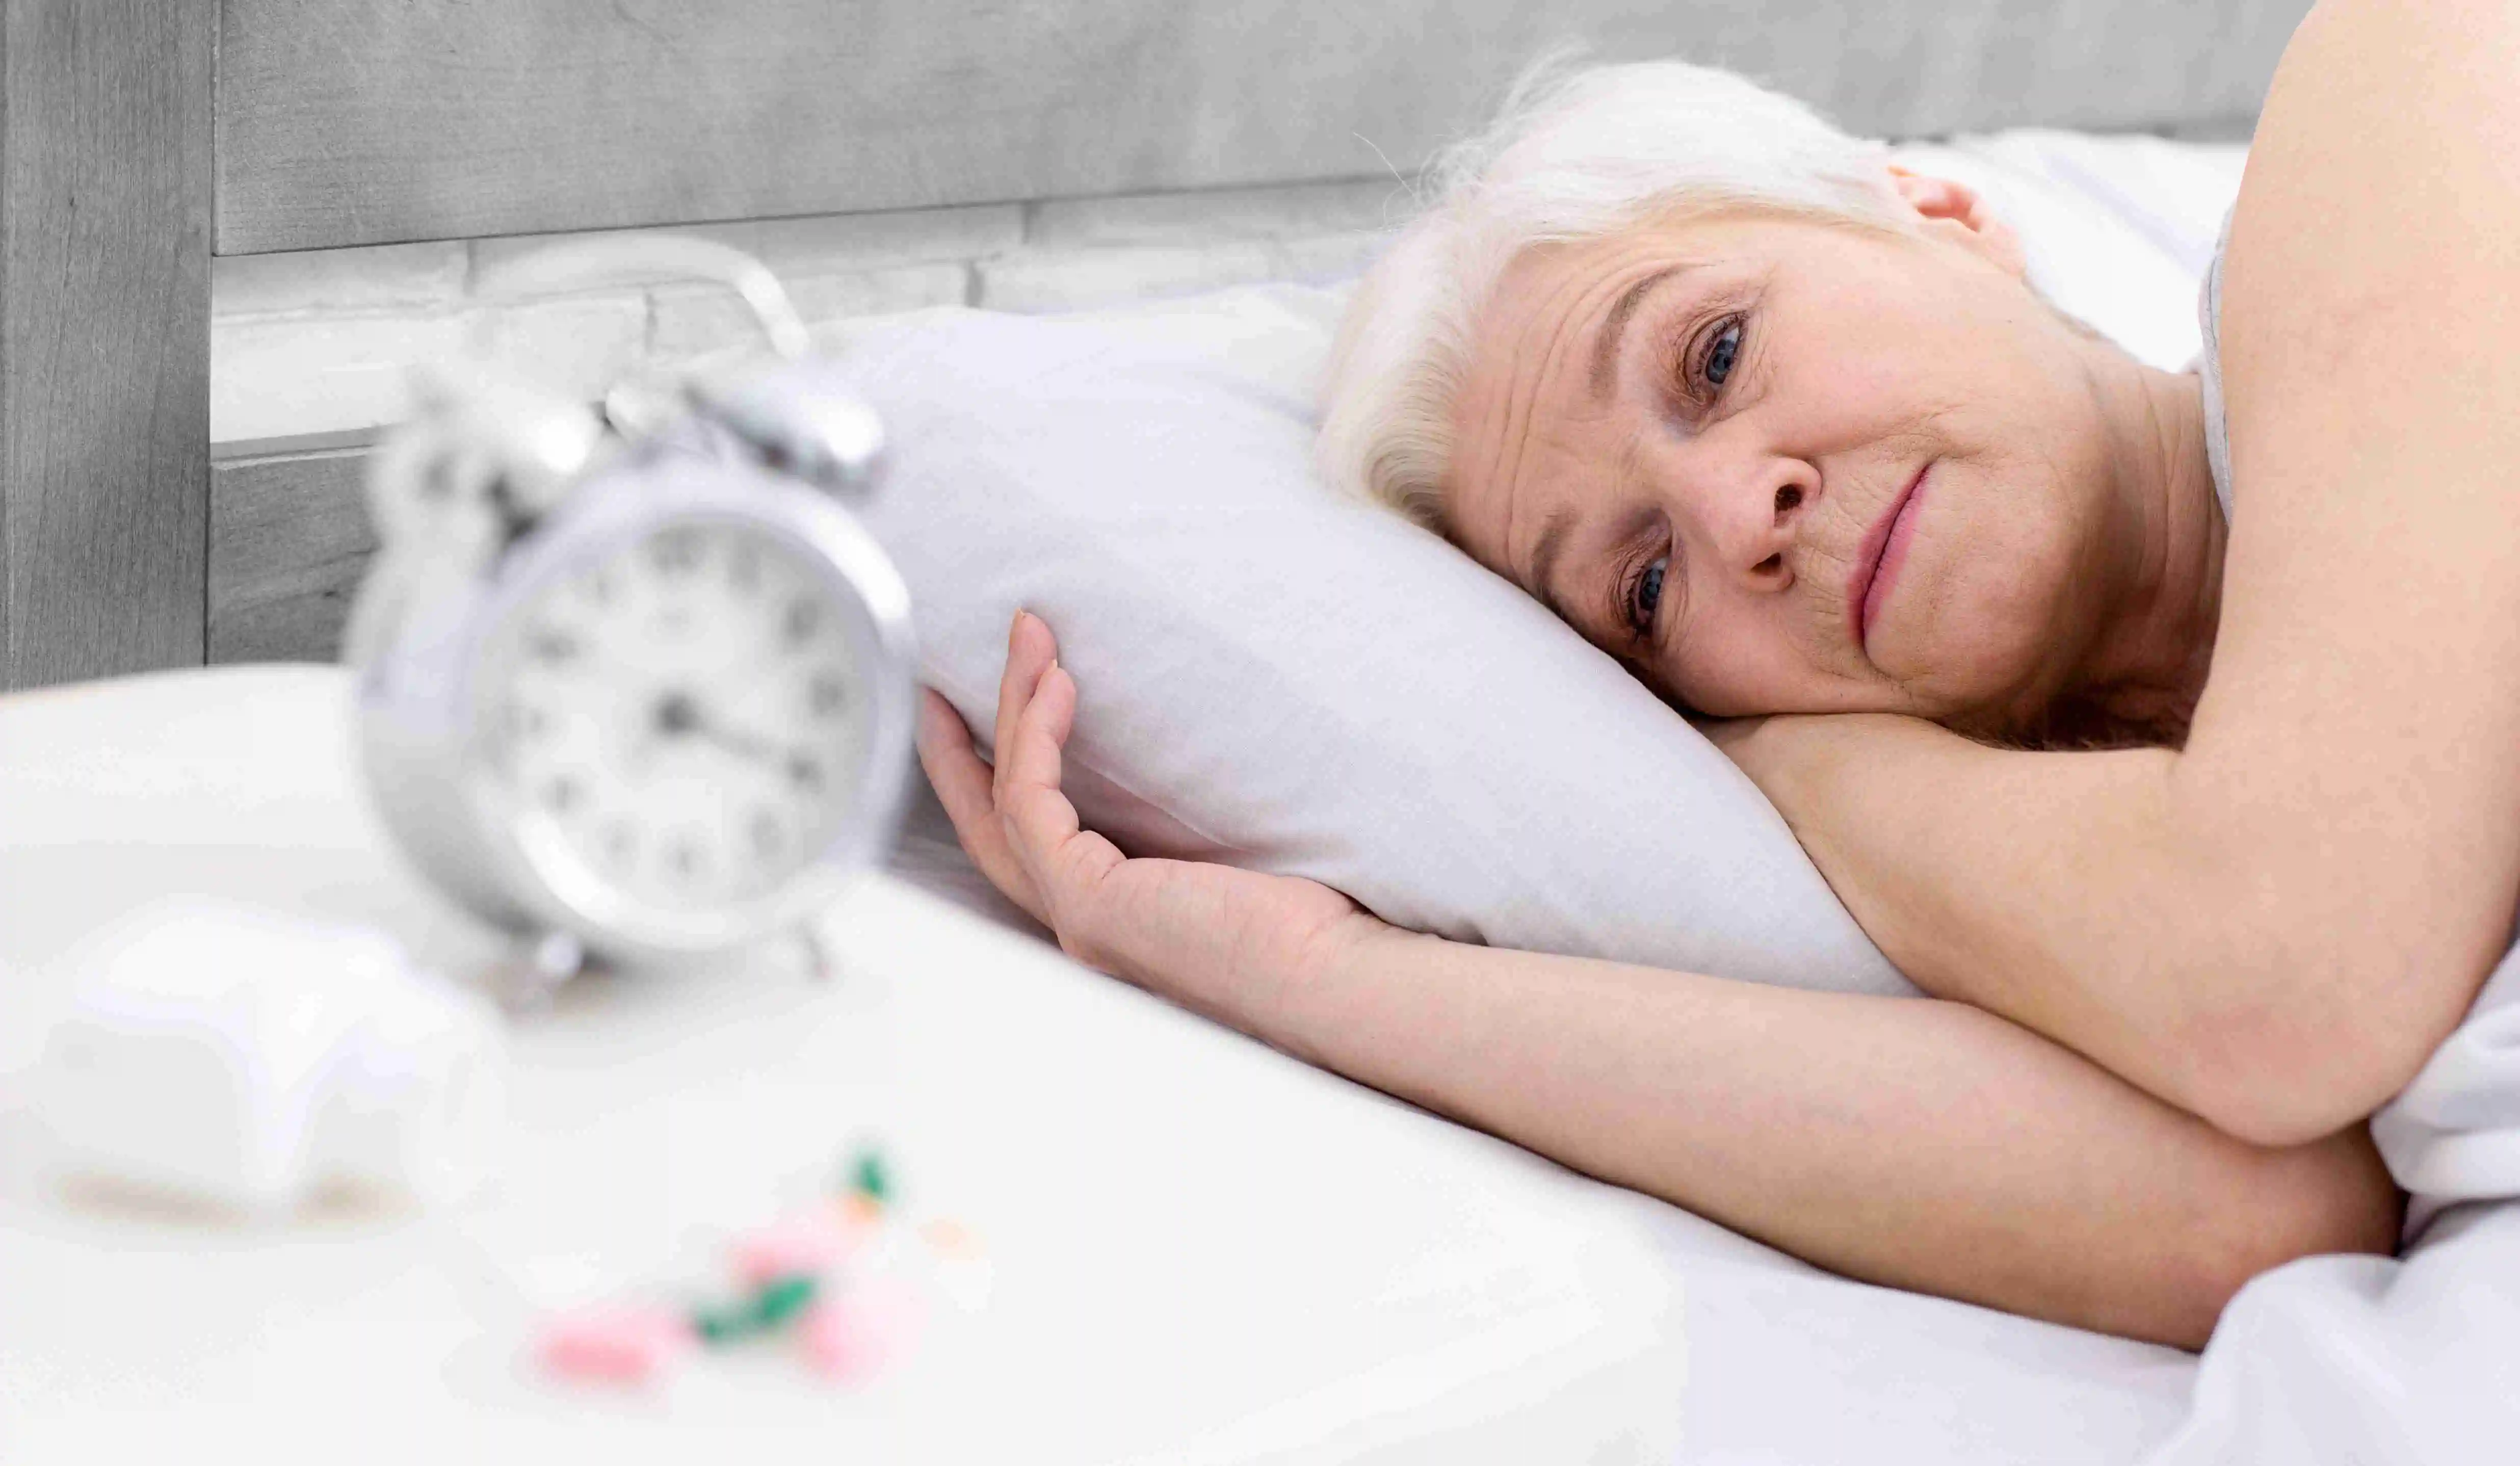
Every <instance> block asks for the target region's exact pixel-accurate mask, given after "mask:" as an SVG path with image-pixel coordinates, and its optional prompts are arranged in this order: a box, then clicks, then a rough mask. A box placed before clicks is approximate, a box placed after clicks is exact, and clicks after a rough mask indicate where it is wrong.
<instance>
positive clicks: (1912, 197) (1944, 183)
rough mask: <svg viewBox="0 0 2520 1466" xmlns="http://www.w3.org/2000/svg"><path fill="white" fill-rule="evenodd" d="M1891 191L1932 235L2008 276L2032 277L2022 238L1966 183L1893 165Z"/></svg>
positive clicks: (1891, 169)
mask: <svg viewBox="0 0 2520 1466" xmlns="http://www.w3.org/2000/svg"><path fill="white" fill-rule="evenodd" d="M1890 191H1891V192H1892V193H1895V194H1897V195H1898V196H1899V198H1900V199H1901V200H1902V201H1903V202H1905V203H1906V204H1907V206H1909V207H1910V208H1911V209H1913V210H1914V211H1915V214H1916V217H1917V218H1918V219H1919V220H1921V221H1922V222H1923V223H1924V225H1925V227H1926V229H1927V231H1928V232H1929V233H1934V234H1940V235H1943V236H1944V237H1946V238H1949V239H1951V240H1953V241H1954V242H1956V243H1958V244H1959V245H1960V246H1961V247H1963V248H1965V249H1967V250H1970V251H1972V252H1976V253H1978V254H1980V255H1983V256H1984V257H1985V258H1986V259H1987V260H1988V261H1989V262H1990V263H1992V264H1994V265H1996V266H1997V267H1999V268H2001V269H2002V270H2003V272H2004V273H2006V274H2008V275H2012V276H2015V277H2020V276H2024V275H2026V274H2028V272H2029V268H2030V266H2029V262H2028V261H2027V260H2026V259H2025V258H2024V257H2023V255H2022V252H2021V236H2020V235H2018V234H2015V233H2014V232H2013V229H2012V226H2011V225H2010V224H2007V223H2005V222H2004V221H2003V219H2002V218H2000V217H1999V216H1997V214H1996V211H1995V210H1994V209H1993V208H1992V207H1990V206H1988V205H1987V202H1986V200H1985V198H1984V197H1982V196H1981V195H1980V194H1979V193H1978V191H1977V190H1975V189H1973V188H1970V187H1969V186H1968V185H1967V184H1965V183H1955V182H1953V181H1952V180H1951V179H1949V178H1929V177H1927V176H1926V175H1924V174H1922V173H1914V172H1911V171H1909V170H1908V169H1906V168H1903V167H1901V166H1899V165H1898V164H1897V163H1895V162H1894V163H1892V164H1890Z"/></svg>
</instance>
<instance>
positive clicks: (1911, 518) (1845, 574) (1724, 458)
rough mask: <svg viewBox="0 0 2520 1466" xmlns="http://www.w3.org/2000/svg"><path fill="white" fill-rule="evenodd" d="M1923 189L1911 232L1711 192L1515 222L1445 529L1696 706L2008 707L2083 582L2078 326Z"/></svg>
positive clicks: (2079, 619)
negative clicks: (1524, 224) (1594, 222)
mask: <svg viewBox="0 0 2520 1466" xmlns="http://www.w3.org/2000/svg"><path fill="white" fill-rule="evenodd" d="M1906 183H1907V181H1906V180H1903V187H1904V186H1906ZM1940 187H1942V188H1945V189H1948V186H1940ZM1908 191H1909V192H1910V194H1911V196H1912V203H1913V196H1914V195H1915V194H1916V193H1917V190H1916V189H1914V188H1910V189H1909V190H1908ZM1925 194H1926V196H1927V197H1928V199H1929V202H1937V201H1938V202H1940V203H1942V204H1943V205H1945V206H1946V208H1945V210H1944V212H1945V213H1946V214H1947V215H1948V216H1944V217H1934V216H1931V215H1930V213H1920V214H1919V217H1918V229H1917V231H1916V233H1915V234H1913V236H1904V235H1893V234H1890V233H1887V232H1872V231H1865V230H1859V229H1855V228H1851V227H1841V226H1833V225H1829V224H1825V223H1820V222H1813V221H1807V220H1801V219H1794V218H1786V217H1778V216H1774V215H1752V214H1741V213H1735V214H1728V215H1723V216H1717V217H1708V218H1700V219H1695V220H1691V221H1687V222H1678V223H1668V224H1658V225H1651V226H1645V227H1640V228H1637V229H1634V230H1631V231H1629V232H1627V233H1625V234H1622V235H1618V236H1613V237H1610V238H1607V239H1602V240H1597V241H1591V242H1587V243H1584V244H1580V245H1566V246H1550V247H1544V248H1542V249H1538V250H1534V251H1531V252H1526V253H1525V254H1524V255H1523V256H1522V257H1521V258H1520V259H1518V260H1517V261H1516V262H1515V264H1514V265H1513V267H1512V268H1511V269H1509V270H1508V272H1507V274H1506V276H1505V278H1504V280H1503V282H1502V285H1501V288H1500V291H1499V294H1498V295H1497V297H1496V298H1495V299H1494V300H1493V302H1492V303H1491V305H1490V307H1489V308H1488V310H1487V311H1486V312H1485V314H1484V316H1483V317H1482V319H1481V321H1480V323H1479V331H1478V334H1477V337H1476V338H1475V341H1474V345H1473V351H1472V356H1471V360H1470V363H1469V369H1468V372H1467V375H1466V378H1465V381H1464V385H1463V392H1462V395H1461V398H1460V400H1459V402H1458V403H1457V414H1458V416H1457V428H1458V432H1459V435H1458V439H1457V441H1458V442H1459V444H1460V447H1459V451H1458V454H1457V456H1456V458H1455V461H1454V466H1453V472H1452V477H1451V480H1450V481H1449V482H1448V483H1447V485H1446V512H1447V516H1448V518H1449V521H1450V524H1449V528H1450V530H1451V533H1452V536H1453V537H1454V538H1455V539H1456V540H1457V541H1459V542H1460V543H1461V544H1462V545H1463V547H1464V548H1465V549H1467V550H1469V551H1470V553H1471V554H1473V555H1475V556H1477V557H1478V558H1479V559H1480V560H1481V561H1482V562H1484V563H1485V564H1487V565H1488V566H1490V567H1491V568H1492V569H1494V570H1496V571H1498V572H1499V573H1503V574H1505V575H1507V576H1508V577H1509V578H1511V579H1512V580H1514V581H1515V582H1516V583H1518V584H1520V585H1522V586H1523V587H1524V588H1525V589H1527V590H1529V591H1530V592H1531V593H1532V594H1534V595H1536V596H1538V597H1540V599H1541V600H1542V601H1543V602H1544V603H1545V604H1547V605H1548V606H1550V608H1551V609H1552V610H1553V611H1555V612H1556V613H1557V614H1558V615H1559V616H1561V617H1562V618H1565V619H1566V620H1567V621H1568V622H1570V623H1571V624H1572V625H1574V626H1575V627H1576V629H1578V630H1580V631H1581V632H1583V633H1584V635H1585V636H1587V637H1588V638H1590V639H1591V640H1592V641H1594V642H1595V643H1596V644H1598V645H1599V646H1601V647H1603V648H1605V649H1607V650H1608V651H1610V652H1612V653H1613V654H1615V655H1617V656H1619V657H1620V658H1622V659H1623V660H1626V661H1627V662H1629V663H1630V664H1632V665H1633V666H1635V667H1636V668H1637V670H1638V671H1639V673H1640V675H1642V676H1643V678H1644V679H1645V680H1646V681H1647V682H1648V683H1649V684H1651V685H1652V686H1654V687H1655V688H1656V689H1657V690H1659V691H1661V692H1663V693H1664V694H1666V695H1668V696H1671V697H1674V698H1676V699H1678V700H1679V701H1681V702H1683V703H1684V704H1686V705H1688V707H1690V708H1692V709H1695V710H1699V711H1701V712H1704V713H1708V714H1710V715H1714V716H1738V715H1745V714H1751V713H1764V712H1787V711H1851V710H1876V711H1878V710H1888V711H1904V712H1912V713H1915V714H1918V715H1921V716H1926V717H1933V718H1937V719H1940V720H1943V721H1946V722H1956V723H1970V722H1983V723H1986V724H1988V725H1990V726H2010V725H2013V724H2016V723H2019V722H2022V721H2026V720H2028V719H2029V718H2031V717H2033V716H2035V715H2036V714H2037V712H2038V711H2039V710H2041V709H2042V708H2044V707H2045V706H2047V704H2048V702H2050V701H2051V700H2052V699H2054V698H2055V697H2056V696H2057V694H2058V693H2059V692H2060V691H2061V690H2062V689H2063V687H2064V684H2065V682H2066V681H2067V680H2068V678H2069V675H2070V672H2071V669H2072V666H2073V664H2074V661H2075V659H2076V658H2077V657H2078V656H2079V655H2081V652H2082V651H2083V649H2084V648H2086V647H2088V646H2089V645H2091V643H2092V641H2093V638H2094V637H2095V636H2096V634H2097V631H2098V624H2097V623H2098V620H2099V618H2100V613H2101V608H2100V607H2099V606H2098V605H2097V604H2096V599H2097V598H2096V596H2095V595H2094V594H2093V592H2092V590H2091V587H2092V586H2093V584H2095V583H2096V582H2097V581H2098V580H2099V578H2100V577H2099V576H2098V575H2097V574H2096V573H2095V570H2094V568H2095V566H2096V563H2097V561H2096V556H2097V554H2098V540H2099V538H2100V536H2101V534H2102V532H2103V530H2104V528H2105V525H2104V504H2105V502H2106V497H2107V489H2108V484H2109V481H2110V478H2109V476H2110V462H2109V452H2108V448H2107V441H2108V439H2107V435H2106V433H2105V432H2104V426H2105V425H2104V423H2103V421H2102V414H2101V410H2100V407H2099V401H2098V397H2097V395H2096V393H2095V389H2094V387H2093V380H2092V376H2091V368H2090V353H2091V352H2092V350H2093V343H2092V342H2091V340H2090V339H2089V338H2087V337H2085V336H2084V335H2082V334H2080V333H2079V332H2077V331H2076V330H2075V329H2074V328H2073V327H2071V326H2069V325H2067V324H2066V323H2065V322H2064V321H2063V320H2062V319H2061V318H2059V317H2058V316H2057V315H2056V314H2055V313H2054V312H2053V311H2052V310H2050V309H2049V308H2048V306H2047V305H2046V304H2045V303H2043V302H2042V301H2041V300H2040V299H2039V298H2037V297H2036V296H2034V295H2033V294H2032V293H2031V291H2030V290H2029V289H2028V288H2027V287H2026V286H2025V285H2024V284H2023V282H2022V279H2021V275H2020V267H2019V256H2018V253H2017V251H2016V250H2015V248H2014V247H2013V246H2012V243H2011V240H2010V236H2009V235H2008V233H2005V232H2003V230H2002V229H2001V226H1994V225H1991V224H1990V223H1989V222H1988V221H1986V220H1985V219H1984V218H1983V217H1982V216H1981V215H1980V214H1979V212H1978V211H1977V209H1976V206H1975V201H1974V200H1971V199H1968V198H1967V197H1966V195H1965V193H1964V191H1958V193H1957V197H1958V200H1959V201H1960V202H1959V203H1958V204H1953V203H1952V202H1951V201H1952V199H1953V197H1954V194H1953V193H1936V192H1933V191H1932V189H1931V188H1928V189H1926V190H1925Z"/></svg>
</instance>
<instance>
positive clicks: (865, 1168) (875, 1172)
mask: <svg viewBox="0 0 2520 1466" xmlns="http://www.w3.org/2000/svg"><path fill="white" fill-rule="evenodd" d="M849 1189H850V1190H851V1191H853V1192H856V1193H857V1194H858V1195H860V1196H868V1197H873V1198H874V1199H875V1200H877V1201H878V1202H881V1201H888V1200H890V1199H891V1197H892V1175H891V1172H890V1169H889V1168H887V1167H886V1166H885V1165H884V1164H883V1153H882V1152H881V1151H878V1150H877V1149H875V1148H874V1147H873V1146H869V1147H868V1148H866V1149H865V1150H862V1151H860V1152H858V1159H857V1164H856V1165H854V1166H852V1167H850V1168H849Z"/></svg>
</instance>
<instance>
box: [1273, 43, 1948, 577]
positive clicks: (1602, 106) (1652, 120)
mask: <svg viewBox="0 0 2520 1466" xmlns="http://www.w3.org/2000/svg"><path fill="white" fill-rule="evenodd" d="M1886 162H1887V150H1886V149H1885V148H1884V147H1883V146H1882V145H1881V144H1879V143H1875V142H1869V141H1865V140H1860V139H1857V138H1854V137H1850V136H1848V135H1847V134H1845V133H1843V132H1840V131H1839V130H1838V129H1837V128H1835V127H1833V126H1831V125H1829V124H1828V123H1827V122H1825V121H1823V120H1822V119H1821V118H1820V117H1819V116H1818V115H1815V114H1814V113H1813V112H1812V111H1811V109H1809V108H1807V107H1805V106H1803V105H1802V104H1801V103H1799V102H1796V101H1794V100H1793V99H1791V98H1789V97H1784V96H1780V95H1778V93H1776V92H1772V91H1769V90H1767V89H1766V88H1764V87H1761V86H1759V85H1757V84H1756V83H1754V82H1751V81H1749V80H1747V79H1746V78H1744V77H1741V76H1737V75H1735V74H1733V73H1732V72H1730V71H1721V70H1716V69H1712V68H1708V67H1696V66H1689V65H1687V64H1685V63H1682V62H1643V63H1635V64H1630V65H1623V66H1602V67H1593V68H1588V69H1581V70H1574V71H1568V70H1566V69H1564V68H1563V67H1562V66H1561V65H1558V64H1555V63H1550V62H1544V63H1542V64H1541V66H1539V67H1537V68H1535V69H1533V70H1532V71H1530V72H1528V73H1526V74H1525V76H1524V77H1523V79H1522V81H1521V82H1520V83H1518V84H1517V85H1516V86H1515V87H1514V89H1513V92H1512V95H1511V96H1510V97H1508V99H1507V102H1506V104H1505V107H1504V109H1503V110H1502V112H1501V113H1500V114H1499V115H1498V117H1497V119H1496V120H1495V121H1494V122H1492V123H1490V124H1489V126H1488V127H1487V129H1486V130H1485V131H1484V132H1482V133H1480V134H1479V135H1478V136H1476V137H1474V138H1471V139H1469V140H1468V141H1466V142H1463V143H1461V144H1458V145H1456V146H1455V147H1453V148H1451V149H1449V150H1447V151H1446V152H1445V153H1444V154H1443V155H1442V156H1441V157H1439V158H1438V159H1437V160H1436V161H1435V162H1434V163H1433V164H1432V165H1431V168H1430V173H1431V184H1432V187H1431V190H1430V195H1429V203H1428V205H1427V206H1426V208H1425V210H1424V212H1422V213H1421V214H1420V215H1419V216H1418V218H1417V219H1416V220H1415V221H1414V222H1413V223H1411V224H1410V225H1409V227H1408V228H1407V229H1405V230H1404V231H1402V233H1401V235H1400V237H1399V238H1398V240H1396V241H1395V242H1394V243H1393V245H1392V246H1391V248H1390V249H1389V250H1388V251H1387V252H1385V253H1384V254H1383V256H1382V257H1381V258H1380V259H1379V260H1377V261H1376V262H1375V264H1374V266H1373V269H1372V270H1371V271H1370V272H1368V274H1367V275H1366V277H1365V280H1364V281H1363V282H1362V283H1361V284H1360V285H1359V286H1358V288H1357V294H1356V298H1355V299H1354V300H1353V301H1351V302H1350V304H1349V306H1348V310H1347V319H1346V321H1345V322H1344V323H1343V324H1342V325H1341V327H1340V329H1339V337H1338V344H1337V346H1336V347H1335V348H1334V349H1333V351H1332V353H1331V356H1330V361H1329V368H1328V372H1327V373H1326V374H1325V376H1324V379H1323V404H1322V406H1323V412H1322V430H1321V436H1320V439H1319V441H1318V442H1317V444H1316V447H1315V455H1316V461H1317V462H1318V463H1319V465H1320V468H1321V471H1322V473H1323V475H1324V477H1326V478H1327V479H1328V481H1329V482H1330V483H1331V485H1332V486H1333V487H1335V488H1338V489H1340V490H1342V491H1344V492H1347V493H1351V494H1356V495H1361V496H1364V497H1367V498H1370V499H1373V500H1374V501H1377V502H1379V503H1381V504H1384V505H1387V506H1389V507H1390V508H1393V509H1396V510H1398V511H1400V512H1401V513H1402V514H1405V515H1407V516H1408V517H1409V518H1411V519H1413V520H1415V521H1417V522H1418V523H1419V524H1422V525H1427V526H1430V527H1440V524H1441V519H1442V503H1443V483H1444V478H1445V474H1446V472H1447V468H1448V466H1449V463H1450V460H1451V457H1452V451H1453V403H1454V398H1455V396H1456V395H1457V394H1458V393H1459V391H1460V389H1461V385H1462V378H1463V371H1464V369H1465V367H1466V366H1467V362H1468V356H1469V349H1470V341H1471V331H1472V329H1473V324H1474V319H1475V317H1476V315H1477V313H1478V312H1479V311H1480V310H1481V309H1482V308H1484V307H1485V305H1486V304H1487V301H1488V298H1489V296H1490V295H1491V294H1492V293H1493V292H1494V291H1495V289H1496V286H1497V282H1498V280H1499V278H1500V277H1501V276H1503V275H1504V273H1505V271H1506V269H1507V267H1508V265H1510V264H1511V263H1512V262H1513V260H1514V259H1515V258H1516V257H1517V256H1519V255H1520V254H1521V253H1522V252H1524V251H1525V250H1528V249H1530V248H1532V247H1533V246H1535V245H1542V244H1553V243H1567V242H1572V241H1578V240H1586V239H1597V238H1599V237H1601V236H1603V235H1608V234H1613V233H1616V232H1617V231H1619V230H1621V229H1624V228H1627V227H1629V226H1630V225H1633V224H1636V223H1639V222H1642V221H1643V220H1645V219H1647V218H1660V217H1664V216H1668V215H1679V214H1687V213H1691V212H1701V211H1707V210H1714V209H1722V208H1737V207H1750V208H1760V209H1766V210H1771V211H1780V212H1786V213H1793V214H1801V215H1809V216H1817V217H1820V218H1823V219H1828V220H1836V221H1843V222H1849V223H1855V224H1862V225H1868V226H1872V227H1879V228H1893V229H1895V228H1900V227H1903V221H1904V215H1903V213H1902V212H1901V210H1900V209H1899V207H1898V200H1897V196H1896V195H1895V194H1894V193H1893V192H1892V190H1891V189H1890V188H1889V178H1888V174H1887V172H1886V170H1885V163H1886Z"/></svg>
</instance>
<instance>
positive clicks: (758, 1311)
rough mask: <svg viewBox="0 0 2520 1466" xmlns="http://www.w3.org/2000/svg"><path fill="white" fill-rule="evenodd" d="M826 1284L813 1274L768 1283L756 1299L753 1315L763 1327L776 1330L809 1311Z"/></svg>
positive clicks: (755, 1296)
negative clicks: (807, 1306) (823, 1284)
mask: <svg viewBox="0 0 2520 1466" xmlns="http://www.w3.org/2000/svg"><path fill="white" fill-rule="evenodd" d="M821 1289H822V1284H821V1283H820V1282H819V1281H817V1280H816V1279H815V1278H814V1277H813V1275H812V1274H810V1273H801V1272H800V1273H797V1274H795V1275H794V1276H792V1277H784V1278H779V1279H777V1280H775V1281H772V1282H768V1283H764V1284H763V1285H762V1287H761V1291H760V1292H758V1293H756V1294H754V1295H753V1296H752V1316H753V1318H754V1319H755V1320H756V1321H757V1322H758V1324H759V1326H760V1327H762V1328H765V1329H775V1328H777V1327H779V1326H780V1325H781V1324H783V1323H786V1322H787V1320H789V1319H791V1318H793V1317H795V1316H796V1315H797V1314H799V1313H801V1312H803V1311H804V1310H805V1306H806V1305H808V1304H810V1303H812V1302H813V1301H814V1295H815V1294H816V1293H818V1292H820V1291H821Z"/></svg>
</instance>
